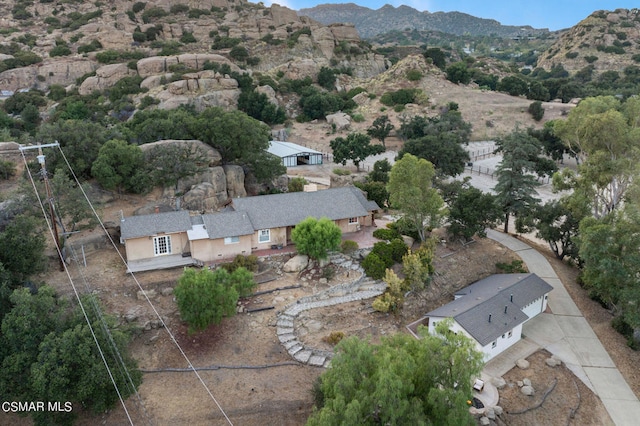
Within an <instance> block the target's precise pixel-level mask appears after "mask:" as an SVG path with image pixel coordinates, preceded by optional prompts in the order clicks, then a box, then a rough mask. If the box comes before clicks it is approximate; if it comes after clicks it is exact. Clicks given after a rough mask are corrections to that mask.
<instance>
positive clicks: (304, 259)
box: [282, 254, 309, 272]
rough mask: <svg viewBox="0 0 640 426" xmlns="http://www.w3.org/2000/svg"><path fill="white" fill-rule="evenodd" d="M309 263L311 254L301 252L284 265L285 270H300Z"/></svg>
mask: <svg viewBox="0 0 640 426" xmlns="http://www.w3.org/2000/svg"><path fill="white" fill-rule="evenodd" d="M308 264H309V256H307V255H306V254H299V255H296V256H293V257H292V258H291V259H289V260H288V261H287V263H285V264H284V266H283V267H282V270H283V271H284V272H300V271H302V270H303V269H304V268H306V267H307V265H308Z"/></svg>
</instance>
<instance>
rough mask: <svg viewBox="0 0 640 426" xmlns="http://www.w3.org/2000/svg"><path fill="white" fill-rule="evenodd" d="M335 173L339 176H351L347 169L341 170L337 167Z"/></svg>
mask: <svg viewBox="0 0 640 426" xmlns="http://www.w3.org/2000/svg"><path fill="white" fill-rule="evenodd" d="M333 173H334V174H336V175H338V176H349V175H350V174H351V172H350V171H349V170H347V169H341V168H338V167H336V168H335V169H333Z"/></svg>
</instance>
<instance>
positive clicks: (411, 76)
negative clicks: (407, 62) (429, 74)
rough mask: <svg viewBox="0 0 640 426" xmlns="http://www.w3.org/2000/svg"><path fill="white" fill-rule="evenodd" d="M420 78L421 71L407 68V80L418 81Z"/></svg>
mask: <svg viewBox="0 0 640 426" xmlns="http://www.w3.org/2000/svg"><path fill="white" fill-rule="evenodd" d="M421 78H422V73H421V72H420V71H419V70H409V71H407V80H409V81H418V80H420V79H421Z"/></svg>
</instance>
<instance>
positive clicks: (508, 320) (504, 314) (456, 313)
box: [427, 274, 553, 346]
mask: <svg viewBox="0 0 640 426" xmlns="http://www.w3.org/2000/svg"><path fill="white" fill-rule="evenodd" d="M551 290H553V287H552V286H551V285H549V284H548V283H547V282H545V281H544V280H543V279H541V278H540V277H538V276H537V275H535V274H498V275H492V276H490V277H487V278H485V279H482V280H480V281H477V282H476V283H474V284H472V285H470V286H468V287H465V288H464V289H462V290H460V291H459V292H457V293H456V296H461V297H459V298H458V299H456V300H454V301H453V302H451V303H448V304H446V305H444V306H441V307H440V308H438V309H435V310H433V311H431V312H429V313H428V314H427V316H429V317H452V318H454V319H455V320H456V322H457V323H458V324H460V326H461V327H462V328H464V329H465V330H466V331H467V332H468V333H469V334H470V335H471V336H472V337H473V338H474V339H476V340H477V341H478V343H480V344H481V345H482V346H485V345H487V344H488V343H489V342H492V341H494V340H496V339H497V338H498V337H499V336H501V335H503V334H505V333H506V332H507V331H509V330H512V329H513V328H514V327H515V326H517V325H519V324H522V323H523V322H525V321H526V320H527V319H529V317H528V316H527V315H526V314H525V313H524V312H522V308H523V307H525V306H527V305H528V304H530V303H531V302H533V301H534V300H536V299H538V298H540V297H541V296H543V295H545V294H546V293H549V292H550V291H551ZM489 315H491V322H489Z"/></svg>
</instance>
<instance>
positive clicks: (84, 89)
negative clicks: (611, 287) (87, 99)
mask: <svg viewBox="0 0 640 426" xmlns="http://www.w3.org/2000/svg"><path fill="white" fill-rule="evenodd" d="M135 75H136V72H135V71H134V70H132V69H130V68H129V67H128V66H127V64H111V65H105V66H102V67H100V68H98V69H97V70H96V75H95V76H93V77H89V78H87V79H86V80H84V81H83V82H82V84H81V85H80V87H79V88H78V93H80V94H81V95H90V94H91V93H93V92H95V91H101V90H104V89H107V88H109V87H111V86H113V85H115V84H116V83H117V82H118V81H120V80H122V79H123V78H125V77H132V76H135Z"/></svg>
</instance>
